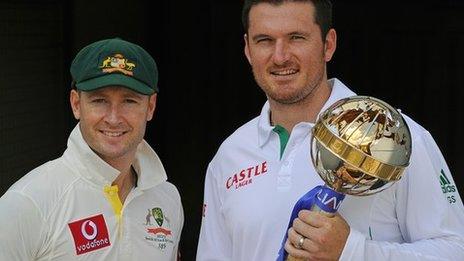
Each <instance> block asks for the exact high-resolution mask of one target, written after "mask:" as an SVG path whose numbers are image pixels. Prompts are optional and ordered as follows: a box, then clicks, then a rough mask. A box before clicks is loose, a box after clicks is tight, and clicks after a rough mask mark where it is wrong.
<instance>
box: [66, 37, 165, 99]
mask: <svg viewBox="0 0 464 261" xmlns="http://www.w3.org/2000/svg"><path fill="white" fill-rule="evenodd" d="M71 75H72V78H73V81H74V82H75V84H76V88H77V89H78V90H81V91H92V90H96V89H98V88H103V87H107V86H124V87H127V88H129V89H131V90H134V91H136V92H139V93H141V94H145V95H151V94H153V93H155V92H158V86H157V84H158V70H157V67H156V63H155V60H154V59H153V57H151V56H150V54H148V53H147V52H146V51H145V50H144V49H143V48H142V47H140V46H138V45H136V44H133V43H130V42H127V41H124V40H122V39H120V38H114V39H107V40H102V41H98V42H95V43H92V44H90V45H88V46H86V47H84V48H83V49H82V50H81V51H80V52H79V53H78V54H77V55H76V57H75V58H74V60H73V62H72V64H71Z"/></svg>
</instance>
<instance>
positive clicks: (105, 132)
mask: <svg viewBox="0 0 464 261" xmlns="http://www.w3.org/2000/svg"><path fill="white" fill-rule="evenodd" d="M70 101H71V107H72V110H73V114H74V117H75V118H76V119H78V120H79V121H80V130H81V132H82V136H83V138H84V140H85V141H86V142H87V144H88V145H89V146H90V148H91V149H92V150H93V151H95V153H97V154H98V155H99V156H100V157H101V158H102V159H103V160H105V161H106V162H107V163H109V164H110V165H112V166H115V164H113V163H114V162H117V161H121V160H123V161H125V160H127V161H132V160H133V158H134V157H135V152H136V150H137V146H138V145H139V143H140V142H141V141H142V139H143V136H144V135H145V128H146V124H147V121H149V120H151V119H152V118H153V113H154V110H155V107H156V94H153V95H151V96H147V95H142V94H139V93H137V92H134V91H132V90H129V89H127V88H124V87H113V86H110V87H105V88H101V89H97V90H94V91H88V92H85V91H80V92H78V91H76V90H72V91H71V96H70Z"/></svg>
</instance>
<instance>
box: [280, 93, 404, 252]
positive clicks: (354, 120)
mask: <svg viewBox="0 0 464 261" xmlns="http://www.w3.org/2000/svg"><path fill="white" fill-rule="evenodd" d="M410 156H411V133H410V131H409V128H408V126H407V125H406V123H405V121H404V119H403V117H402V116H401V114H400V112H399V111H397V110H396V109H395V108H393V107H392V106H390V105H389V104H387V103H386V102H384V101H381V100H379V99H376V98H373V97H369V96H352V97H349V98H345V99H342V100H339V101H337V102H335V103H334V104H333V105H332V106H330V107H329V108H328V109H327V110H325V111H324V112H323V113H322V114H321V115H320V116H319V118H318V120H317V121H316V124H315V125H314V127H313V129H312V138H311V159H312V162H313V164H314V167H315V168H316V171H317V173H318V174H319V175H320V176H321V178H322V179H323V180H324V182H325V185H324V186H320V189H318V190H317V191H315V192H314V200H313V201H311V202H313V204H312V206H311V210H314V211H321V212H324V213H325V214H327V215H329V216H333V215H334V213H335V212H336V211H337V210H338V207H339V206H340V203H341V201H342V200H343V198H344V195H345V194H348V195H354V196H366V195H371V194H374V193H378V192H380V191H382V190H384V189H386V188H388V187H389V186H391V185H392V184H393V183H394V182H395V181H398V180H399V179H400V178H401V175H402V174H403V172H404V169H405V168H406V167H407V166H408V165H409V159H410ZM299 210H301V209H297V205H296V206H295V209H294V210H293V214H292V218H291V219H290V223H289V226H290V224H291V222H292V221H293V217H294V216H295V215H294V213H296V214H297V213H298V211H299ZM285 239H286V238H285ZM285 239H284V241H285ZM284 243H285V242H284ZM282 253H283V254H282ZM279 254H280V255H279V258H278V260H281V259H282V257H283V259H284V260H285V258H286V260H299V259H298V258H294V257H292V256H288V257H286V252H285V251H284V250H283V251H281V252H280V253H279Z"/></svg>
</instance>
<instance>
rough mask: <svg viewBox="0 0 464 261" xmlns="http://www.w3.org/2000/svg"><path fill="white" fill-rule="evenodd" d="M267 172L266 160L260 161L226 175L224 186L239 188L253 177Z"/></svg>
mask: <svg viewBox="0 0 464 261" xmlns="http://www.w3.org/2000/svg"><path fill="white" fill-rule="evenodd" d="M266 172H267V162H266V161H264V162H261V163H259V164H256V165H255V166H250V167H248V168H245V169H242V170H239V171H238V172H237V173H235V174H233V175H232V176H230V177H228V178H227V180H226V182H225V183H226V184H225V185H226V188H227V189H230V188H232V187H233V188H235V189H239V188H242V187H244V186H247V185H249V184H251V183H252V181H253V178H254V177H257V176H260V175H264V174H265V173H266Z"/></svg>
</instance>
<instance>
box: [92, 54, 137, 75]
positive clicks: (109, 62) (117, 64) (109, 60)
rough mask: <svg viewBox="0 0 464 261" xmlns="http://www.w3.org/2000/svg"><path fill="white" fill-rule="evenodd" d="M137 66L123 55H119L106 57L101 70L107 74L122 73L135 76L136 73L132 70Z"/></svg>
mask: <svg viewBox="0 0 464 261" xmlns="http://www.w3.org/2000/svg"><path fill="white" fill-rule="evenodd" d="M135 66H136V65H135V63H133V62H130V61H129V60H128V59H126V58H124V56H123V55H122V54H119V53H117V54H115V55H113V56H108V57H106V59H104V60H103V62H102V64H101V66H100V68H102V71H103V72H106V73H113V72H121V73H123V74H125V75H129V76H133V75H134V73H133V72H132V69H134V68H135Z"/></svg>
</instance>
